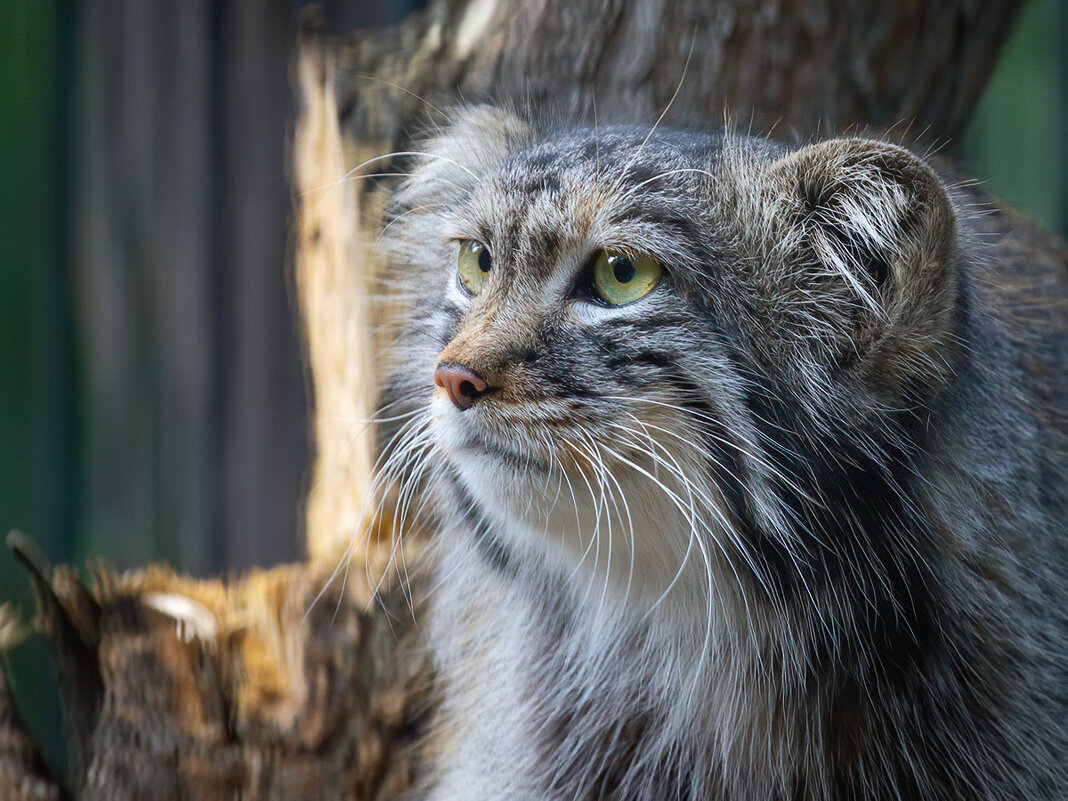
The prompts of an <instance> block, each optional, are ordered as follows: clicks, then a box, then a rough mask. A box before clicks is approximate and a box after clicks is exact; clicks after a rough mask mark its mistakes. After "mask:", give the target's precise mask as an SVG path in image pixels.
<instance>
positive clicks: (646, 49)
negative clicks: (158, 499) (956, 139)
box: [0, 0, 1049, 801]
mask: <svg viewBox="0 0 1068 801" xmlns="http://www.w3.org/2000/svg"><path fill="white" fill-rule="evenodd" d="M1018 6H1019V3H1018V2H1015V0H989V1H988V2H985V3H977V2H975V1H974V0H946V2H942V3H937V4H935V3H927V2H922V0H911V1H910V2H904V3H886V2H874V1H873V2H862V0H813V2H808V3H804V4H799V3H795V2H788V0H733V1H729V0H720V1H719V2H713V0H707V1H706V2H697V0H688V1H687V2H679V3H667V2H665V0H640V1H638V0H636V1H635V2H623V0H605V1H598V0H545V1H544V2H522V0H441V1H440V2H434V3H432V4H431V5H430V6H429V7H428V8H427V9H426V10H425V11H424V12H421V13H419V14H418V15H415V16H413V17H412V18H410V19H409V20H408V21H407V22H406V23H404V24H403V25H401V26H398V27H396V28H393V29H389V30H380V31H373V32H362V33H357V34H354V35H353V36H352V37H351V38H347V39H345V40H340V41H334V40H328V39H327V38H325V37H324V36H323V35H322V33H321V32H320V31H319V30H318V28H317V27H316V25H315V23H314V20H309V22H308V24H307V25H306V27H305V31H304V33H303V36H302V42H301V49H300V56H299V59H298V65H297V75H298V78H299V91H300V96H301V116H300V120H299V124H298V129H297V132H296V138H295V142H294V148H293V152H294V165H293V166H294V170H293V175H294V181H295V194H296V197H297V223H298V226H299V227H298V231H297V234H296V236H297V243H296V284H297V290H298V300H299V304H300V309H301V314H302V317H303V321H304V325H305V345H306V351H307V352H306V356H307V359H308V363H309V365H310V373H311V379H312V381H313V385H314V405H315V412H316V427H315V447H316V449H317V467H316V473H315V475H314V477H313V481H312V485H311V487H312V488H311V491H310V497H309V501H308V509H307V515H308V517H307V536H308V542H309V563H308V564H307V565H301V566H291V567H281V568H276V569H275V570H272V571H270V572H260V573H254V574H252V575H250V576H248V577H246V578H243V579H234V580H230V581H206V582H194V581H192V580H190V579H186V578H183V577H181V576H177V575H174V574H173V573H172V572H170V571H169V570H167V569H164V568H151V569H148V570H145V571H142V572H136V573H129V574H124V575H117V574H115V573H114V572H112V571H109V570H103V569H100V570H96V571H95V572H94V573H93V575H92V580H91V581H90V583H89V585H88V586H85V585H83V584H82V583H81V582H80V581H79V580H78V579H77V577H76V576H75V574H74V572H73V571H72V570H70V569H69V568H58V569H55V570H53V569H51V568H48V567H47V566H45V565H43V564H42V563H41V562H40V561H39V560H34V559H33V558H31V557H29V556H28V546H26V545H25V544H24V543H21V541H18V540H16V542H15V543H14V544H15V546H16V548H17V550H18V551H19V552H20V553H21V554H23V556H24V558H25V561H26V563H27V565H28V566H29V567H30V570H31V574H32V576H33V581H34V585H35V588H36V591H37V597H38V604H39V619H38V629H39V630H40V631H41V632H42V633H43V634H44V635H45V637H46V638H47V639H48V641H49V643H50V644H51V645H52V648H53V651H54V654H55V656H56V661H57V664H58V667H59V671H60V675H61V683H62V686H63V694H64V704H65V707H66V709H67V711H68V718H69V725H70V731H69V736H70V739H71V742H72V746H73V751H74V752H75V755H76V757H77V766H76V770H75V772H74V774H73V775H74V776H75V777H76V788H75V789H76V790H77V794H78V797H79V798H83V799H105V798H106V799H109V800H113V801H123V799H141V798H151V799H153V801H167V799H177V798H196V799H224V798H225V799H231V798H235V797H239V798H243V799H275V798H277V799H283V798H284V799H342V798H344V799H375V798H390V797H394V796H395V795H396V793H397V792H399V790H400V789H401V788H403V787H404V786H406V785H407V783H408V777H409V774H410V772H411V771H412V770H414V769H417V762H413V760H415V759H416V756H417V755H416V752H415V751H413V750H412V748H411V742H410V737H411V734H412V732H413V728H414V726H415V724H416V723H417V722H418V720H419V719H420V716H421V715H422V714H424V713H425V711H426V709H427V707H428V705H429V704H430V703H431V701H430V698H431V696H430V693H429V690H430V682H429V674H428V669H427V664H426V659H425V654H424V653H423V652H422V651H421V649H420V648H419V644H418V639H417V636H416V635H417V632H416V630H415V629H414V627H412V626H411V625H410V622H411V620H412V616H413V615H412V613H411V612H410V611H408V610H407V609H406V605H405V599H404V598H403V594H402V593H401V591H400V590H398V589H396V588H394V589H392V590H389V591H386V592H385V593H383V594H381V595H380V597H379V599H378V601H377V602H375V603H374V604H373V605H372V606H371V607H370V608H369V607H368V602H369V601H370V600H371V598H372V594H373V593H372V589H373V586H374V582H373V579H374V578H375V577H376V576H379V575H383V574H389V573H390V572H391V571H389V570H387V567H388V565H389V563H390V562H391V561H396V560H399V559H401V558H409V557H411V556H414V555H415V551H417V550H418V540H417V539H416V540H414V541H412V542H411V543H409V544H408V545H407V546H406V549H405V550H402V551H399V552H398V551H395V550H394V548H393V540H394V536H395V532H394V531H393V527H384V528H383V529H381V530H379V529H378V528H376V527H375V526H374V525H373V521H374V519H375V516H374V515H373V514H372V512H373V510H374V507H375V506H376V505H377V503H378V501H379V499H380V498H384V500H383V503H384V504H385V505H386V508H387V509H388V508H389V505H388V504H389V500H388V493H382V492H378V491H377V488H376V492H374V493H372V494H371V499H372V502H371V504H370V505H367V504H364V502H363V499H364V497H365V496H366V495H367V494H368V492H369V490H370V489H371V486H372V480H373V458H374V452H375V444H374V438H373V437H374V431H373V428H372V427H371V426H370V425H369V424H368V422H367V420H368V419H369V418H370V417H371V415H372V412H373V404H374V397H375V394H376V387H375V383H374V376H375V368H374V358H375V347H374V344H375V343H374V338H373V333H372V331H373V329H372V327H371V321H373V316H374V315H373V309H371V308H370V307H369V306H368V303H367V294H366V288H367V286H368V285H369V283H370V282H371V281H373V280H374V276H375V272H376V262H375V256H374V253H373V250H372V248H371V247H370V246H369V243H370V242H371V241H372V240H373V237H374V235H375V225H376V223H375V221H376V219H377V215H378V212H379V210H380V208H381V204H382V202H383V199H384V197H385V195H386V193H387V192H388V188H389V187H388V182H382V181H376V180H373V179H367V180H363V179H362V178H364V177H367V176H369V175H371V174H374V173H379V172H382V171H384V170H387V169H388V167H389V161H390V160H389V159H388V158H386V159H381V158H378V157H380V156H382V155H383V154H387V153H390V152H392V151H395V150H402V149H404V148H405V146H406V143H407V142H408V140H409V139H410V137H411V136H412V135H413V132H416V131H418V130H419V129H421V128H424V127H425V126H426V125H427V124H430V123H433V122H435V121H440V119H441V115H440V112H439V109H443V108H445V107H446V106H448V105H449V104H451V103H453V102H455V101H457V100H458V99H460V98H463V99H467V100H476V99H483V98H490V99H498V100H503V101H510V102H514V103H518V104H520V105H524V106H534V107H541V108H545V109H547V110H554V111H555V112H557V113H562V114H566V113H569V112H571V111H583V112H585V111H592V106H593V101H594V100H595V101H596V107H597V109H598V111H599V113H600V114H601V117H602V118H606V117H611V118H613V119H619V118H627V119H633V120H637V121H641V122H647V123H651V122H652V121H654V120H655V119H657V117H658V116H659V115H660V114H661V112H663V111H665V109H667V110H668V111H667V114H666V115H665V118H666V119H667V120H669V121H670V120H673V119H674V120H685V121H689V122H697V121H705V122H708V123H710V124H718V123H720V122H722V120H723V118H724V115H725V114H729V115H730V116H731V117H732V118H733V119H734V120H735V121H736V122H737V123H738V124H740V125H742V126H745V127H751V128H752V129H753V130H756V131H769V130H771V129H773V128H774V129H775V130H776V131H777V132H779V133H790V132H797V133H798V134H799V135H801V136H809V135H812V134H814V133H816V132H823V133H826V132H830V131H840V130H847V129H850V128H858V127H869V126H873V127H889V126H892V125H895V124H898V127H899V130H903V128H904V127H906V126H911V130H912V131H913V133H918V134H921V135H922V136H923V138H926V139H931V140H937V141H945V140H947V139H951V138H952V137H953V136H954V135H956V134H957V133H959V132H960V130H961V129H962V127H963V125H964V123H965V121H966V119H967V117H968V114H969V112H970V111H971V109H972V107H973V106H974V103H975V101H976V99H977V97H978V95H979V92H980V91H981V89H982V87H983V85H984V84H985V82H986V80H987V77H988V76H989V73H990V71H991V69H992V67H993V64H994V60H995V57H996V53H997V51H998V48H999V46H1000V44H1001V43H1002V42H1003V40H1004V39H1005V37H1006V36H1007V34H1008V32H1009V28H1010V23H1011V21H1012V19H1013V17H1014V15H1015V13H1016V11H1017V9H1018ZM672 98H674V99H672ZM365 162H366V163H365ZM357 176H359V177H361V180H357ZM1025 239H1026V238H1025ZM1032 246H1033V243H1031V242H1030V240H1027V241H1024V239H1021V247H1024V248H1030V247H1032ZM1034 246H1037V247H1038V248H1040V249H1041V248H1046V249H1047V250H1048V247H1049V246H1048V243H1043V242H1042V241H1040V240H1038V241H1037V245H1034ZM264 435H265V436H266V435H267V432H264ZM390 517H391V515H390V514H387V515H384V516H380V517H379V518H378V519H380V520H381V519H389V518H390ZM135 533H136V532H126V534H127V535H128V536H129V535H131V534H135ZM354 534H355V535H356V537H355V539H354ZM353 544H355V548H353V549H352V550H351V551H350V550H348V549H350V548H352V546H353ZM349 557H352V560H351V564H352V568H351V570H350V575H351V577H352V578H353V580H352V581H349V582H348V584H347V589H344V590H342V589H341V588H340V582H337V581H335V582H333V583H330V584H328V585H327V586H328V589H327V591H326V593H325V594H324V595H323V597H322V598H320V599H319V600H318V602H317V603H315V604H314V606H312V611H311V612H310V614H308V615H307V616H305V610H306V609H307V608H308V607H309V605H310V604H311V602H312V600H313V599H314V598H315V597H316V595H317V593H318V591H319V590H320V588H322V587H323V586H324V585H326V584H327V577H328V574H329V572H330V571H331V570H332V569H333V567H334V565H336V564H337V563H338V561H339V560H346V559H348V558H349ZM365 563H366V564H365ZM367 575H369V576H370V577H371V579H372V580H365V578H364V577H365V576H367ZM368 609H369V611H365V610H368ZM23 788H29V789H23ZM35 788H39V789H40V794H37V795H34V794H33V793H34V792H35ZM20 792H21V793H23V795H19V794H18V793H20ZM26 793H30V794H29V795H26ZM59 793H60V789H59V788H58V787H57V786H56V785H55V784H54V783H52V782H51V781H50V780H49V779H48V776H47V773H46V772H45V771H44V767H43V765H41V763H40V759H39V757H38V756H37V755H36V752H35V751H34V749H33V747H32V743H31V742H30V740H29V738H28V736H27V735H26V733H25V731H24V729H23V728H22V727H21V724H20V723H19V721H18V718H17V716H15V715H13V714H11V705H10V696H9V695H8V694H7V693H6V685H0V797H3V798H14V799H20V800H21V798H23V797H27V798H28V797H34V798H36V797H41V798H49V799H51V798H58V797H60V796H59Z"/></svg>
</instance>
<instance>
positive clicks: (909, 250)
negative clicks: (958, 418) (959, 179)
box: [768, 139, 957, 366]
mask: <svg viewBox="0 0 1068 801" xmlns="http://www.w3.org/2000/svg"><path fill="white" fill-rule="evenodd" d="M768 177H769V178H770V188H771V191H772V197H773V198H774V199H773V201H772V203H771V204H770V206H771V209H770V211H771V214H772V217H773V219H769V220H768V223H769V227H771V228H774V229H777V235H776V236H775V237H774V239H775V242H776V244H775V246H774V250H775V251H777V252H776V253H774V254H773V256H774V258H776V259H777V260H779V263H791V264H792V265H793V269H794V270H797V271H803V272H804V273H805V274H806V275H807V277H808V279H809V280H811V281H814V282H815V285H816V286H823V287H824V290H823V291H820V292H817V294H818V295H821V296H822V297H821V300H820V302H821V303H823V304H825V305H827V306H830V307H840V308H837V309H835V308H827V309H826V311H827V312H828V313H829V314H831V315H834V313H835V311H840V312H842V313H841V315H839V316H838V319H839V320H840V321H841V322H842V324H843V325H844V324H846V322H845V321H846V320H849V321H851V322H849V323H848V325H849V326H850V328H851V330H850V331H848V336H849V337H850V339H851V341H852V343H851V344H853V345H854V346H856V349H857V352H858V353H859V354H861V356H862V358H864V357H865V356H867V357H868V359H867V360H868V361H869V363H870V361H871V360H877V361H884V360H885V359H892V360H894V361H897V362H898V363H899V364H900V365H903V364H904V363H907V362H912V361H913V358H912V357H920V356H923V355H926V356H927V357H928V358H927V359H924V361H927V360H929V359H930V357H931V356H932V355H933V354H931V353H926V354H921V353H919V352H916V349H917V348H921V349H925V348H926V347H927V346H928V345H936V344H937V343H945V342H946V341H947V340H949V339H951V338H952V330H951V329H952V327H953V325H954V323H953V317H954V308H955V305H956V302H957V300H956V298H957V290H956V285H957V277H956V264H955V260H956V258H957V257H956V252H957V243H956V220H955V215H954V211H953V207H952V204H951V203H950V200H949V197H948V194H947V191H946V187H945V185H944V184H943V183H942V181H941V179H940V178H939V177H938V175H937V174H936V173H935V172H934V170H933V169H932V168H931V167H930V166H929V165H928V164H927V163H926V162H924V161H923V160H922V159H920V158H918V157H917V156H915V155H913V154H912V153H910V152H909V151H908V150H905V149H904V148H901V147H897V146H896V145H891V144H888V143H886V142H879V141H873V140H866V139H833V140H829V141H826V142H821V143H818V144H813V145H809V146H806V147H803V148H801V149H799V150H797V151H795V152H793V153H790V154H788V155H786V156H783V157H782V158H780V159H779V160H777V161H776V162H774V163H773V164H772V165H771V167H770V170H769V173H768ZM845 307H851V308H852V311H851V312H849V313H846V312H845V311H844V309H845ZM842 333H847V332H845V331H843V332H842ZM865 351H868V352H867V353H865ZM884 366H885V365H884Z"/></svg>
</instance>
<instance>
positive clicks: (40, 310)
mask: <svg viewBox="0 0 1068 801" xmlns="http://www.w3.org/2000/svg"><path fill="white" fill-rule="evenodd" d="M300 5H301V3H299V2H279V0H269V1H265V2H263V3H261V4H249V3H244V4H241V3H227V2H212V1H211V0H183V2H182V3H178V4H163V3H148V2H139V1H138V0H126V1H125V2H124V0H101V1H100V2H95V3H91V4H90V3H86V4H79V3H77V2H74V0H5V1H4V2H3V3H2V4H0V533H2V532H3V531H6V530H7V529H11V528H17V529H21V530H22V531H24V532H26V533H27V534H29V535H30V536H31V537H32V538H33V539H34V540H35V541H36V542H37V543H38V544H39V545H40V546H41V548H42V549H43V550H44V552H45V553H46V554H47V555H48V557H49V558H50V559H52V560H54V561H56V562H69V561H73V562H77V563H80V562H82V561H83V560H84V558H85V557H86V555H87V554H90V553H93V554H98V555H101V556H103V557H104V558H106V559H107V560H108V561H110V562H111V563H113V564H115V565H116V566H117V567H120V568H126V567H134V566H137V565H142V564H145V563H146V562H148V561H150V560H158V559H163V560H167V561H169V562H171V563H172V564H174V565H175V566H176V567H178V568H179V569H182V570H186V571H190V572H192V573H194V574H197V575H211V574H217V573H221V572H225V571H228V570H235V569H241V568H244V567H247V566H249V565H252V564H260V565H265V566H269V565H271V564H275V563H277V562H279V561H284V560H288V559H294V558H296V557H297V554H298V553H299V543H298V542H297V541H296V539H295V537H294V532H296V531H298V530H299V498H300V495H301V492H302V488H303V485H302V482H303V480H304V479H303V474H304V470H305V467H306V464H307V459H308V457H307V453H306V444H305V438H304V429H303V426H304V414H305V409H304V402H305V395H304V388H303V384H302V372H301V366H300V359H299V346H298V344H297V341H296V338H295V336H294V333H293V332H294V323H295V317H294V314H293V312H292V309H291V308H290V306H289V304H288V300H287V286H286V282H287V274H286V269H285V259H286V254H287V252H288V249H289V248H290V247H291V242H290V240H289V239H288V234H287V230H286V224H287V217H288V214H289V210H290V200H289V195H288V191H287V189H286V138H285V137H286V134H285V132H286V130H287V129H289V128H291V123H292V115H293V107H292V99H291V98H292V89H291V86H290V76H289V75H288V73H287V65H288V56H289V52H290V48H291V46H292V43H293V36H294V31H295V26H296V18H297V14H298V13H299V8H300ZM411 6H412V3H411V2H407V3H396V2H393V3H390V2H388V1H387V0H382V2H380V3H377V4H375V3H363V4H360V3H357V4H351V3H340V2H338V3H328V4H327V13H328V19H330V20H331V21H332V25H333V26H334V27H335V28H336V29H337V30H348V29H350V28H353V27H356V26H359V25H367V24H371V23H388V22H391V21H393V20H395V19H397V18H399V17H401V16H403V15H404V14H405V13H406V12H407V11H408V10H409V9H410V7H411ZM354 7H359V8H358V10H357V11H353V8H354ZM116 20H121V21H122V24H121V25H116V24H114V23H115V21H116ZM1066 29H1068V3H1065V2H1064V0H1034V1H1033V2H1031V3H1030V4H1029V6H1028V7H1027V8H1026V9H1025V11H1024V14H1023V16H1022V18H1021V19H1020V22H1019V25H1018V28H1017V30H1016V32H1015V34H1014V36H1013V38H1012V40H1011V41H1010V43H1009V45H1008V47H1007V49H1006V51H1005V53H1004V55H1003V57H1002V60H1001V62H1000V65H999V68H998V71H997V73H996V75H995V77H994V80H993V81H992V83H991V85H990V87H989V88H988V90H987V92H986V94H985V96H984V98H983V100H982V103H981V105H980V107H979V109H978V111H977V113H976V114H975V117H974V119H973V123H972V125H971V128H970V130H969V132H968V134H967V136H966V138H965V141H964V143H963V148H957V149H958V151H959V152H961V153H962V155H963V157H964V159H965V161H966V162H967V164H968V169H969V170H970V171H971V172H972V174H974V175H975V176H976V177H978V178H981V179H985V180H986V181H987V187H988V189H989V190H990V191H991V192H992V193H993V194H994V195H995V196H998V197H1001V198H1003V199H1005V200H1007V201H1009V202H1011V203H1012V204H1013V205H1015V206H1016V207H1017V208H1019V209H1020V210H1022V211H1024V212H1026V213H1028V214H1030V215H1031V216H1032V217H1034V218H1035V219H1036V220H1038V221H1039V222H1040V223H1041V224H1042V225H1043V226H1044V227H1046V228H1047V229H1048V230H1050V231H1053V232H1057V233H1059V234H1060V235H1061V236H1065V235H1066V234H1068V148H1066V141H1068V139H1066V136H1065V127H1066V125H1068V114H1066V112H1068V109H1066V98H1065V95H1066V87H1068V40H1066ZM171 65H176V66H175V68H173V69H172V68H171ZM128 67H133V68H132V69H129V68H128ZM203 71H207V72H203ZM206 75H207V76H208V78H207V79H205V76H206ZM212 75H214V76H217V79H215V80H212V79H211V78H210V76H212ZM109 82H110V83H109ZM104 84H108V85H110V86H112V91H109V92H108V93H100V91H99V87H100V86H101V85H104ZM265 132H267V133H265ZM250 143H253V144H250ZM224 532H225V533H226V536H223V533H224ZM7 600H10V601H13V602H15V603H16V604H17V605H18V606H19V607H20V608H21V609H22V610H23V611H24V612H26V613H27V614H29V613H30V611H31V610H32V605H31V602H30V595H29V589H28V583H27V579H26V576H25V574H24V573H23V571H22V570H21V569H20V568H18V567H17V566H16V564H15V562H14V560H13V558H12V556H11V554H10V553H9V552H8V551H7V549H6V548H0V602H3V601H7ZM4 658H6V659H7V660H8V661H9V664H10V665H11V667H12V672H13V674H14V676H15V680H16V682H17V686H16V694H17V696H18V698H19V701H20V704H21V706H22V710H23V712H24V714H25V715H26V717H27V718H28V719H29V720H30V721H31V724H32V726H33V728H34V729H35V730H36V731H37V732H38V733H39V735H40V737H41V740H42V743H43V745H44V747H45V750H46V753H47V755H48V757H49V760H50V761H51V762H52V764H54V765H56V764H60V763H61V762H62V754H63V746H62V742H61V735H60V726H59V725H58V718H59V710H58V706H57V704H56V700H55V686H54V679H53V677H52V675H51V664H50V662H49V660H48V658H47V655H46V654H45V652H44V647H43V645H42V643H41V642H40V641H39V640H37V639H36V638H31V639H30V640H29V641H27V642H26V643H24V644H23V645H21V646H19V647H17V648H16V649H14V650H13V651H11V652H10V653H9V654H8V655H6V657H4Z"/></svg>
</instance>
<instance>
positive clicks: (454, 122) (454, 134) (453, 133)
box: [395, 105, 535, 206]
mask: <svg viewBox="0 0 1068 801" xmlns="http://www.w3.org/2000/svg"><path fill="white" fill-rule="evenodd" d="M534 135H535V134H534V129H533V128H532V127H531V126H530V125H529V124H528V123H526V122H524V121H523V120H521V119H520V118H519V117H517V116H516V115H514V114H512V113H511V112H509V111H506V110H504V109H500V108H495V107H493V106H485V105H483V106H466V107H461V108H459V109H457V110H455V111H453V112H452V114H451V120H450V122H449V124H448V125H447V126H446V127H445V129H444V130H442V131H441V132H440V133H439V134H438V135H437V136H433V137H431V138H430V139H429V140H427V141H426V142H425V143H424V145H423V147H422V149H421V151H420V152H421V154H422V155H421V156H420V159H419V163H418V166H417V167H416V169H415V171H414V172H413V173H412V175H411V179H410V180H409V181H407V182H406V183H405V185H404V187H403V188H402V189H401V192H400V193H399V195H398V197H397V198H396V199H395V202H398V203H399V204H400V205H401V206H404V205H405V204H406V203H411V204H413V205H414V204H415V203H416V202H425V199H426V198H427V197H432V196H439V197H440V196H442V195H446V196H447V195H451V194H454V193H457V192H463V191H464V190H467V189H470V188H471V187H472V186H473V185H474V184H475V183H477V182H478V180H479V179H481V177H482V176H484V175H486V174H488V173H490V172H492V171H493V170H494V169H495V168H496V167H497V166H498V165H499V164H500V163H501V162H502V161H503V160H504V159H505V158H506V157H507V156H509V155H510V154H512V153H514V152H516V151H518V150H521V149H522V148H524V147H526V146H527V145H529V144H530V143H531V142H533V140H534Z"/></svg>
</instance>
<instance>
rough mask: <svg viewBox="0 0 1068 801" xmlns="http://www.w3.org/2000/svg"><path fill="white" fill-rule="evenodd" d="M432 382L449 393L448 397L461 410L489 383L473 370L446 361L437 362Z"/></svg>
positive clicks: (477, 396) (470, 403)
mask: <svg viewBox="0 0 1068 801" xmlns="http://www.w3.org/2000/svg"><path fill="white" fill-rule="evenodd" d="M434 383H435V384H437V385H438V386H439V387H441V388H442V389H444V390H445V391H446V392H448V393H449V399H450V400H451V401H452V402H453V405H455V406H456V408H457V409H459V410H460V411H461V412H462V411H464V410H465V409H470V408H471V406H472V405H474V402H475V401H477V400H478V399H479V398H481V397H482V395H483V394H484V393H485V392H486V390H487V389H489V384H487V383H486V382H485V380H484V379H483V378H482V376H480V375H479V374H478V373H476V372H475V371H474V370H471V369H469V368H467V367H464V366H463V365H462V364H449V363H448V362H441V363H439V364H438V366H437V369H436V370H434Z"/></svg>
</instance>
